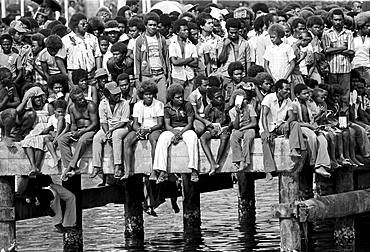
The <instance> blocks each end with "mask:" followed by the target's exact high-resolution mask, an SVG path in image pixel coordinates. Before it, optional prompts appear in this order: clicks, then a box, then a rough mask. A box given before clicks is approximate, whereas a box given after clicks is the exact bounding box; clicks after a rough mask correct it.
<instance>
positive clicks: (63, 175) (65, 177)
mask: <svg viewBox="0 0 370 252" xmlns="http://www.w3.org/2000/svg"><path fill="white" fill-rule="evenodd" d="M71 170H72V169H71V167H68V168H66V169H64V171H63V173H62V175H61V176H60V179H61V180H62V181H67V180H68V176H67V173H69V172H70V171H71Z"/></svg>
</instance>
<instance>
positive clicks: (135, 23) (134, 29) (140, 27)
mask: <svg viewBox="0 0 370 252" xmlns="http://www.w3.org/2000/svg"><path fill="white" fill-rule="evenodd" d="M128 29H129V30H128V33H129V36H130V37H131V39H130V40H129V42H128V45H127V57H130V58H131V59H132V60H134V51H135V40H136V38H137V37H139V35H140V33H142V32H143V31H145V25H144V22H143V21H142V20H141V19H139V18H132V19H130V21H129V22H128Z"/></svg>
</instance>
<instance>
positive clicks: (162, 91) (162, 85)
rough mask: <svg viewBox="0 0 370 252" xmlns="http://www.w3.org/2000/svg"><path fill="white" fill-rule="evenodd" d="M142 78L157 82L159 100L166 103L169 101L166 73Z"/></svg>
mask: <svg viewBox="0 0 370 252" xmlns="http://www.w3.org/2000/svg"><path fill="white" fill-rule="evenodd" d="M141 79H142V81H146V80H152V81H154V82H155V83H156V84H157V88H158V93H157V100H158V101H161V102H163V103H164V104H166V103H167V80H166V76H165V75H164V74H159V75H153V76H151V77H148V76H142V78H141ZM136 88H137V87H136Z"/></svg>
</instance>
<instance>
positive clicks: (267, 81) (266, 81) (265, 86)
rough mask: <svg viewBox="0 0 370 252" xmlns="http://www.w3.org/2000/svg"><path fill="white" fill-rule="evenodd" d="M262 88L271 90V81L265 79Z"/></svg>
mask: <svg viewBox="0 0 370 252" xmlns="http://www.w3.org/2000/svg"><path fill="white" fill-rule="evenodd" d="M260 88H261V89H262V90H263V91H265V92H269V91H270V90H271V81H270V80H264V81H263V83H262V85H261V87H260Z"/></svg>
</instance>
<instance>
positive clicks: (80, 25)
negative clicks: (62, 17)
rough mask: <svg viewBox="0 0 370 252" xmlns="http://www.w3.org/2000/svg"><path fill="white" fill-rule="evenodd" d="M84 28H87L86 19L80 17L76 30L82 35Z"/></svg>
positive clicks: (84, 31)
mask: <svg viewBox="0 0 370 252" xmlns="http://www.w3.org/2000/svg"><path fill="white" fill-rule="evenodd" d="M86 30H87V20H86V19H81V20H80V22H79V23H78V25H77V28H76V32H77V33H79V34H81V35H82V36H83V35H85V33H86Z"/></svg>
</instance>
